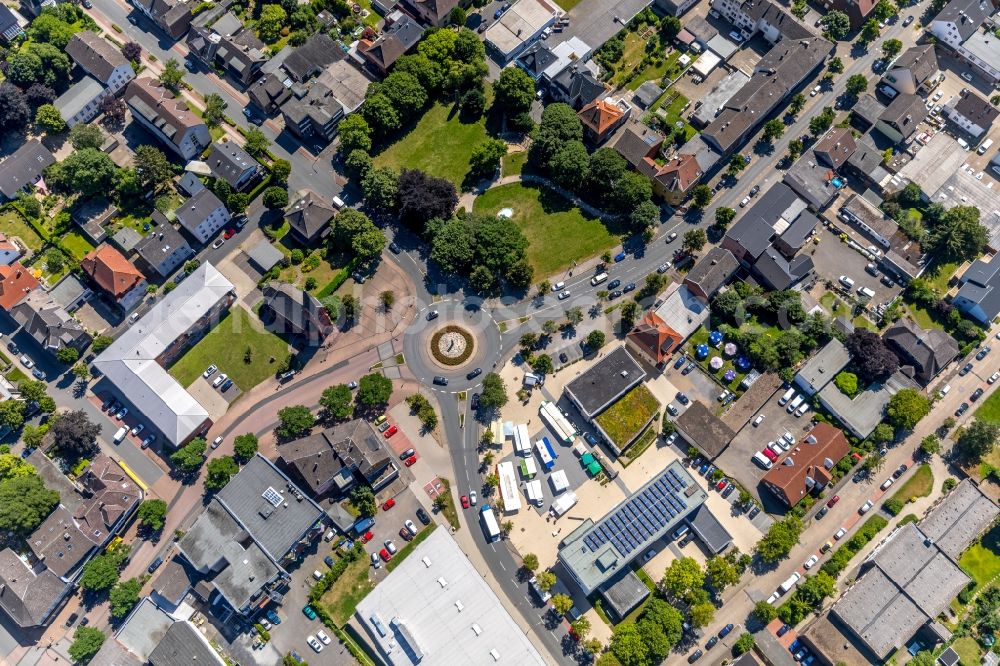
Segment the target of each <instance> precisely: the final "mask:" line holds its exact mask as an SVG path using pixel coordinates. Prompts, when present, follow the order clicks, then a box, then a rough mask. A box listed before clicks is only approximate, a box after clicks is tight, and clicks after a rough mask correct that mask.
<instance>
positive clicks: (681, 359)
mask: <svg viewBox="0 0 1000 666" xmlns="http://www.w3.org/2000/svg"><path fill="white" fill-rule="evenodd" d="M686 361H687V357H685V356H680V357H678V358H677V360H676V361H674V370H677V369H678V368H680V367H681V366H682V365H684V363H685V362H686Z"/></svg>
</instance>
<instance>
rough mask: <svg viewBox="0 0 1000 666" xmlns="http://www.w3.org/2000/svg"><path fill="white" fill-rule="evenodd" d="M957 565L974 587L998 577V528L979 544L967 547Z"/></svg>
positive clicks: (999, 558) (991, 531)
mask: <svg viewBox="0 0 1000 666" xmlns="http://www.w3.org/2000/svg"><path fill="white" fill-rule="evenodd" d="M958 565H959V566H960V567H962V570H963V571H965V573H967V574H969V576H971V577H972V579H973V580H974V581H976V585H985V584H987V583H989V582H990V581H992V580H994V579H995V578H997V576H1000V527H994V528H993V529H992V530H990V531H989V532H987V533H986V534H984V535H983V538H982V539H980V541H979V542H977V543H974V544H972V545H971V546H969V548H968V550H966V551H965V552H964V553H962V556H961V557H960V558H959V560H958Z"/></svg>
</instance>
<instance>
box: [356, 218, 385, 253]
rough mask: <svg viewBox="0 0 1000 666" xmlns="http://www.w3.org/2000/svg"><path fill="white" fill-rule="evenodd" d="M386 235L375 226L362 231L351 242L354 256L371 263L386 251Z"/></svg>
mask: <svg viewBox="0 0 1000 666" xmlns="http://www.w3.org/2000/svg"><path fill="white" fill-rule="evenodd" d="M386 242H387V241H386V238H385V233H383V232H382V230H381V229H379V228H378V227H376V226H375V225H374V224H372V225H369V226H368V227H366V228H365V229H362V230H361V232H360V233H358V234H356V235H355V236H354V239H353V240H352V241H351V249H352V250H354V255H355V256H356V257H358V258H359V259H361V260H362V261H371V260H372V259H375V258H376V257H378V256H379V255H380V254H382V250H384V249H385V244H386Z"/></svg>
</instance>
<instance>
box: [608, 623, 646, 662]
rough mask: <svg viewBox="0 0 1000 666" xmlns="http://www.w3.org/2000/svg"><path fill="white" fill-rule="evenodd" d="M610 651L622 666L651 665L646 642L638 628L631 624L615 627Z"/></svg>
mask: <svg viewBox="0 0 1000 666" xmlns="http://www.w3.org/2000/svg"><path fill="white" fill-rule="evenodd" d="M608 649H609V650H610V652H611V654H613V655H614V656H615V658H616V659H617V660H618V663H620V664H621V666H648V664H650V663H651V660H650V658H649V647H648V646H647V643H646V640H645V639H644V638H643V637H642V636H641V635H640V634H639V628H638V626H637V625H635V624H633V623H631V622H623V623H622V624H619V625H618V626H617V627H615V629H614V632H613V633H612V635H611V645H610V646H609V647H608Z"/></svg>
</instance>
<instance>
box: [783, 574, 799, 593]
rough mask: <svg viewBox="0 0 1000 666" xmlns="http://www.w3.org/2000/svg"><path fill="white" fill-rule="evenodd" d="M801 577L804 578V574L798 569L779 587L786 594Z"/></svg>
mask: <svg viewBox="0 0 1000 666" xmlns="http://www.w3.org/2000/svg"><path fill="white" fill-rule="evenodd" d="M800 578H802V574H800V573H799V572H798V571H796V572H795V573H793V574H792V575H791V576H789V577H788V578H787V579H786V580H785V582H784V583H782V584H781V585H779V586H778V589H779V590H780V591H781V593H782V594H785V593H786V592H788V590H790V589H792V588H793V587H795V584H796V583H797V582H799V579H800Z"/></svg>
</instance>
